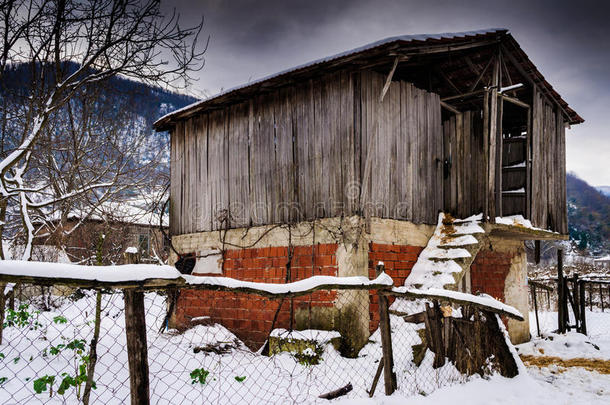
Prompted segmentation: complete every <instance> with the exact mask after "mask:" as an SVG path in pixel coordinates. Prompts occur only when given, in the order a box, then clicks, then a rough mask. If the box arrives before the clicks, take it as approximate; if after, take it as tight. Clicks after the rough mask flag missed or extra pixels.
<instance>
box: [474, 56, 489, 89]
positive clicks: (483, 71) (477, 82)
mask: <svg viewBox="0 0 610 405" xmlns="http://www.w3.org/2000/svg"><path fill="white" fill-rule="evenodd" d="M494 59H495V56H493V57H491V58H490V59H489V61H488V62H487V65H485V68H484V69H483V70H482V71H481V74H479V77H477V80H475V82H474V83H473V84H472V86H470V91H471V92H472V91H474V90H475V89H476V88H477V86H478V85H479V83H480V82H481V80H482V79H483V76H484V75H485V72H487V69H489V66H490V65H491V63H492V62H493V60H494Z"/></svg>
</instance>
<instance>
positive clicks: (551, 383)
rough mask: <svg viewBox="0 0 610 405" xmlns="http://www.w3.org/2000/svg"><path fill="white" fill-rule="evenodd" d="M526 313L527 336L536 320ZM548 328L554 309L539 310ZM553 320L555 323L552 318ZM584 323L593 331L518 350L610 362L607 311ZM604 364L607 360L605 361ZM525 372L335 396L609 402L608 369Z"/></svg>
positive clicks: (562, 404)
mask: <svg viewBox="0 0 610 405" xmlns="http://www.w3.org/2000/svg"><path fill="white" fill-rule="evenodd" d="M532 316H533V314H530V320H532V322H531V323H530V325H531V327H532V335H535V333H536V325H535V323H534V322H533V319H534V318H533V317H532ZM541 322H543V325H545V327H546V328H548V330H549V331H550V330H552V328H556V322H557V313H556V312H555V313H553V312H546V313H543V319H541ZM553 322H554V323H553ZM587 325H588V327H589V328H590V329H591V330H593V331H594V333H593V334H592V336H585V335H582V334H579V333H576V332H568V333H567V334H565V335H557V334H553V333H544V334H543V336H542V337H540V338H538V337H534V338H533V339H532V341H530V342H528V343H524V344H522V345H519V346H517V349H518V352H519V354H520V355H528V356H535V357H537V358H545V357H558V358H560V359H562V360H573V359H581V358H584V359H600V360H604V361H606V362H610V312H608V311H606V312H605V313H602V312H592V313H588V312H587ZM606 367H610V364H608V363H606ZM527 372H528V374H527V375H520V376H518V377H516V378H513V379H509V378H504V377H501V376H493V377H491V378H488V379H483V378H479V377H473V378H471V379H470V380H469V381H468V382H466V383H464V384H456V385H451V386H448V387H444V388H440V389H438V390H436V391H434V392H432V393H431V394H430V395H416V396H409V397H405V396H404V395H401V394H400V393H398V394H395V395H392V396H391V397H388V398H373V399H369V398H366V397H361V398H358V399H353V398H352V399H343V400H338V401H337V403H338V404H342V405H348V404H350V405H352V404H354V405H373V404H375V405H394V404H396V405H398V404H409V405H453V404H469V405H490V404H497V405H514V404H522V405H530V404H541V405H542V404H552V405H572V404H574V405H579V404H586V405H597V404H599V405H601V404H604V405H607V404H609V403H610V374H603V373H600V372H598V371H593V370H587V369H585V368H583V367H571V366H570V367H565V366H562V365H561V364H559V365H558V364H550V365H548V366H544V367H537V366H535V365H533V364H530V365H528V368H527Z"/></svg>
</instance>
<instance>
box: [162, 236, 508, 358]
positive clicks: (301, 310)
mask: <svg viewBox="0 0 610 405" xmlns="http://www.w3.org/2000/svg"><path fill="white" fill-rule="evenodd" d="M365 246H366V245H365ZM337 249H338V245H337V244H336V243H324V244H322V243H320V244H317V245H314V246H312V245H308V246H307V245H306V246H294V247H293V248H292V260H291V261H290V276H289V277H287V274H286V273H287V264H288V262H289V255H288V247H287V246H279V247H264V248H257V249H231V250H227V251H226V252H225V254H224V259H223V260H222V275H223V276H225V277H231V278H235V279H238V280H244V281H253V282H266V283H285V282H287V281H298V280H302V279H305V278H308V277H312V276H318V275H328V276H338V275H341V274H340V273H339V267H340V266H341V265H342V264H340V263H338V260H339V259H338V256H337ZM422 250H423V247H419V246H409V245H394V244H381V243H374V242H370V243H368V252H367V254H368V276H369V278H375V266H376V265H377V263H378V262H380V261H382V262H384V264H385V270H386V272H387V274H388V275H390V276H391V277H392V278H393V279H394V285H395V286H402V285H403V284H404V281H405V279H406V278H407V277H408V276H409V274H410V273H411V269H412V268H413V266H414V265H415V263H416V261H417V258H418V256H419V254H420V253H421V251H422ZM514 256H515V252H499V251H492V250H481V251H480V252H479V253H478V255H477V257H476V259H475V261H474V263H473V264H472V266H471V270H470V277H471V286H472V292H473V293H475V294H476V293H478V292H483V293H486V294H489V295H491V296H493V297H494V298H497V299H499V300H501V301H505V282H506V278H507V275H508V274H509V272H510V270H511V261H512V259H513V258H514ZM363 265H365V264H364V263H363ZM365 266H366V265H365ZM363 270H364V271H365V272H366V269H363ZM352 274H354V273H352ZM359 274H366V273H359ZM196 275H203V274H196ZM343 275H344V274H343ZM214 276H218V274H214ZM345 297H346V296H345V295H344V296H343V298H342V296H341V292H337V291H316V292H314V293H312V294H309V295H306V296H303V297H297V298H294V299H292V300H285V301H284V302H283V303H282V307H281V309H280V310H279V311H278V307H279V305H280V300H277V299H276V300H271V299H268V298H264V297H261V296H257V295H254V294H245V293H228V292H219V291H197V290H183V291H182V292H181V294H180V295H179V297H178V298H177V304H176V310H175V311H174V314H173V317H172V320H171V322H172V325H171V326H172V327H176V328H178V329H182V328H188V327H189V326H191V319H192V318H195V317H200V316H209V317H210V318H211V321H212V322H215V323H219V324H222V325H223V326H225V327H226V328H227V329H229V330H230V331H231V332H233V333H234V334H235V335H236V336H237V337H238V338H239V339H241V340H242V341H243V342H244V343H245V344H246V345H247V346H248V347H250V348H251V349H254V350H256V349H258V348H260V346H261V345H262V344H263V343H264V342H265V340H266V339H267V336H268V334H269V332H270V330H271V329H272V327H273V328H289V327H290V326H292V327H293V328H294V329H309V328H312V329H336V330H343V329H345V330H346V331H350V330H353V329H352V327H351V326H350V327H346V326H345V325H341V322H343V321H344V320H345V319H346V316H345V313H344V312H342V311H344V309H343V310H342V309H340V308H338V307H341V306H342V305H345V303H346V302H348V301H349V300H350V299H349V298H347V299H348V301H345V299H346V298H345ZM362 301H364V302H362ZM349 302H351V303H352V304H354V303H355V304H356V306H355V307H354V308H356V310H357V311H361V310H363V309H364V310H365V311H366V306H367V305H368V330H369V332H373V331H374V330H376V329H377V327H378V324H379V306H378V297H377V294H374V293H373V292H372V291H371V292H370V293H369V300H368V302H366V298H363V297H359V298H357V299H355V301H354V299H352V301H349ZM291 307H292V313H293V318H292V319H291V315H290V314H291ZM275 317H277V318H276V320H275V324H274V325H273V326H272V324H273V320H274V318H275ZM366 319H367V318H366V316H365V317H364V319H362V318H360V320H359V321H358V322H366ZM363 326H364V325H363ZM337 328H339V329H337ZM341 328H343V329H341ZM346 328H347V329H346ZM364 328H365V330H364V331H363V334H366V326H364ZM364 338H365V339H366V336H364ZM356 346H357V345H356Z"/></svg>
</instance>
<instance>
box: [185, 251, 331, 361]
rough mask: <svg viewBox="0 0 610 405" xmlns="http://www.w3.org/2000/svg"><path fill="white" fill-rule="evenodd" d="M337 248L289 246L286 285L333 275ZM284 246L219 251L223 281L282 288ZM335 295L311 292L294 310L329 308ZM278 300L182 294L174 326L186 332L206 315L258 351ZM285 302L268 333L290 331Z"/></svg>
mask: <svg viewBox="0 0 610 405" xmlns="http://www.w3.org/2000/svg"><path fill="white" fill-rule="evenodd" d="M336 251H337V244H318V245H315V246H295V247H293V253H292V261H291V280H292V281H297V280H302V279H304V278H308V277H311V276H319V275H326V276H336V275H337V259H336V256H335V253H336ZM287 263H288V247H286V246H282V247H268V248H260V249H231V250H227V251H226V252H225V259H224V264H223V276H225V277H231V278H235V279H238V280H244V281H254V282H265V283H285V282H286V266H287ZM335 298H336V292H335V291H316V292H314V293H312V294H309V295H306V296H303V297H298V298H295V299H294V300H293V304H292V305H294V308H295V310H296V309H299V308H300V309H303V308H311V307H323V306H333V301H334V300H335ZM279 304H280V301H279V300H270V299H267V298H263V297H261V296H258V295H254V294H244V293H228V292H220V291H197V290H183V291H182V292H181V293H180V296H179V297H178V301H177V305H176V311H175V314H174V323H175V326H177V327H179V328H180V327H188V326H189V324H190V319H192V318H195V317H199V316H209V317H210V318H211V320H212V321H213V322H217V323H220V324H222V325H223V326H225V327H226V328H227V329H229V330H230V331H231V332H233V333H234V334H235V335H237V337H239V338H240V339H241V340H242V341H243V342H244V343H246V344H247V345H248V346H249V347H250V348H253V349H258V348H259V347H260V346H261V345H262V344H263V343H264V342H265V339H266V338H267V335H268V333H269V331H270V330H271V324H272V322H273V318H274V316H275V314H276V312H277V309H278V307H279ZM290 306H291V302H290V300H285V302H284V303H283V305H282V308H281V310H280V311H279V313H278V317H277V320H276V323H275V325H274V328H288V327H289V326H290Z"/></svg>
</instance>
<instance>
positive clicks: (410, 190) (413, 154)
mask: <svg viewBox="0 0 610 405" xmlns="http://www.w3.org/2000/svg"><path fill="white" fill-rule="evenodd" d="M404 87H405V93H404V95H405V100H406V108H405V110H406V114H407V115H406V124H405V127H406V133H405V139H404V142H405V143H406V144H407V145H408V146H407V154H408V156H407V178H406V189H405V193H406V195H405V201H406V204H407V212H406V219H408V220H410V221H413V219H414V217H415V206H414V204H415V201H414V199H415V196H414V191H416V190H417V189H416V188H414V186H413V185H414V182H415V179H416V177H417V174H416V171H417V160H416V159H417V128H416V125H415V122H416V114H417V102H416V100H415V95H414V88H413V85H412V84H411V83H405V86H404ZM403 108H404V107H403Z"/></svg>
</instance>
